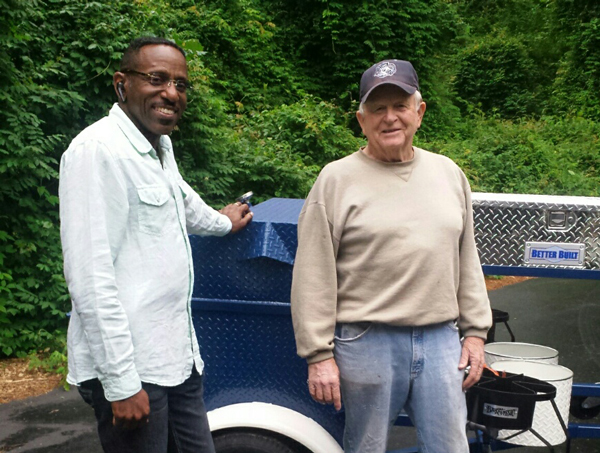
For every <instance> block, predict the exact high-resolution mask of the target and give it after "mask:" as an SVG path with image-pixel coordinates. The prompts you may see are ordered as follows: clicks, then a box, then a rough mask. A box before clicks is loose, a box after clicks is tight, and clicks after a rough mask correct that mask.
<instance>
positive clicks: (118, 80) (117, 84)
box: [113, 71, 127, 104]
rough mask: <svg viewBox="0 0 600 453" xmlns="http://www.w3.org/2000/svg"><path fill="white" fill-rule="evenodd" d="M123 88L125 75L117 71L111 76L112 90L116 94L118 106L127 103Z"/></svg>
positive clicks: (125, 91) (125, 92)
mask: <svg viewBox="0 0 600 453" xmlns="http://www.w3.org/2000/svg"><path fill="white" fill-rule="evenodd" d="M125 87H126V85H125V74H123V73H122V72H119V71H117V72H115V74H114V75H113V88H114V89H115V93H116V94H117V98H118V100H119V104H124V103H125V102H127V90H126V89H125Z"/></svg>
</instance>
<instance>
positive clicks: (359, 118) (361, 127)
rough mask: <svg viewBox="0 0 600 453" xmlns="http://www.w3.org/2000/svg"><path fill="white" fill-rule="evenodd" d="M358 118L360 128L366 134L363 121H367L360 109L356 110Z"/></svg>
mask: <svg viewBox="0 0 600 453" xmlns="http://www.w3.org/2000/svg"><path fill="white" fill-rule="evenodd" d="M356 119H357V120H358V124H360V129H361V130H362V133H363V135H365V128H364V127H363V122H364V121H365V118H364V116H363V114H362V113H360V112H359V111H358V110H357V111H356Z"/></svg>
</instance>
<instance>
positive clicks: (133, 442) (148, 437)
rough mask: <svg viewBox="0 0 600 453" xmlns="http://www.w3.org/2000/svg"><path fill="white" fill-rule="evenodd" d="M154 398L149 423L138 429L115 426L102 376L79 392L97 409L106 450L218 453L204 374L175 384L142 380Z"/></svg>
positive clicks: (122, 452)
mask: <svg viewBox="0 0 600 453" xmlns="http://www.w3.org/2000/svg"><path fill="white" fill-rule="evenodd" d="M142 388H143V389H144V390H145V391H146V393H148V398H149V400H150V416H149V418H148V423H147V424H146V425H144V426H142V427H140V428H137V429H134V430H124V429H122V428H119V427H115V426H113V413H112V407H111V404H110V402H109V401H107V400H106V398H105V397H104V389H103V388H102V384H100V381H99V380H98V379H92V380H90V381H85V382H82V383H81V386H80V387H79V392H80V393H81V396H82V397H83V399H84V400H85V401H86V402H87V403H88V404H91V406H92V407H93V408H94V412H95V414H96V420H97V421H98V435H99V436H100V443H101V444H102V448H103V449H104V451H105V452H106V453H214V451H215V447H214V445H213V441H212V437H211V434H210V428H209V426H208V419H207V416H206V408H205V407H204V400H203V398H202V389H203V387H202V376H201V375H199V374H198V372H197V371H196V368H195V367H194V369H193V371H192V375H191V376H190V377H189V378H188V379H187V380H186V381H185V382H184V383H182V384H180V385H178V386H175V387H162V386H160V385H155V384H148V383H145V382H142Z"/></svg>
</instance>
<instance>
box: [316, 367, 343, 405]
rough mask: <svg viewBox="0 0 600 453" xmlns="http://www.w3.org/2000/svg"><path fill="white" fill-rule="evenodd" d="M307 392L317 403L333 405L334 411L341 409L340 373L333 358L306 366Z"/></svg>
mask: <svg viewBox="0 0 600 453" xmlns="http://www.w3.org/2000/svg"><path fill="white" fill-rule="evenodd" d="M308 391H309V392H310V396H312V397H313V399H314V400H315V401H317V402H318V403H321V404H326V403H328V404H331V403H333V406H334V407H335V410H336V411H339V410H340V409H341V408H342V394H341V392H340V372H339V370H338V367H337V364H336V363H335V359H334V358H333V357H332V358H330V359H327V360H323V361H322V362H317V363H311V364H310V365H308Z"/></svg>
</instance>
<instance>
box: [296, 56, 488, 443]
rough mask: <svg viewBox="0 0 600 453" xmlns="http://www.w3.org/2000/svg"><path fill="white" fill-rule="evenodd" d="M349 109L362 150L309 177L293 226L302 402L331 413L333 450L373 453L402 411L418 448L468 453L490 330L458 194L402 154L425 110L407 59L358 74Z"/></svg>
mask: <svg viewBox="0 0 600 453" xmlns="http://www.w3.org/2000/svg"><path fill="white" fill-rule="evenodd" d="M360 99H361V104H360V109H359V111H358V112H357V114H356V116H357V118H358V121H359V123H360V125H361V128H362V131H363V133H364V134H365V136H366V137H367V146H366V147H364V148H362V149H360V150H358V151H357V152H355V153H354V154H351V155H349V156H347V157H345V158H343V159H340V160H338V161H336V162H332V163H330V164H329V165H327V166H326V167H325V168H324V169H323V171H322V172H321V174H320V175H319V177H318V179H317V181H316V182H315V185H314V186H313V188H312V190H311V192H310V194H309V195H308V198H307V200H306V203H305V204H304V207H303V209H302V212H301V214H300V219H299V224H298V251H297V254H296V262H295V266H294V277H293V283H292V317H293V322H294V330H295V335H296V343H297V348H298V354H299V355H300V356H301V357H304V358H306V360H307V362H308V377H309V378H308V386H309V391H310V393H311V395H312V397H313V398H314V399H315V400H316V401H318V402H321V403H323V404H325V403H333V404H334V406H335V408H336V409H338V410H339V409H340V408H341V405H342V401H343V402H344V406H345V415H346V429H345V432H344V451H345V453H352V452H360V453H371V452H384V451H385V449H386V445H387V438H388V432H389V429H390V427H391V425H392V424H393V422H394V420H395V419H396V417H397V416H398V414H399V413H400V411H401V410H402V409H405V410H406V412H407V413H408V415H409V416H410V418H411V420H412V422H413V423H414V425H415V426H416V429H417V435H418V441H419V446H420V449H421V450H422V451H427V452H440V453H461V452H468V443H467V438H466V429H465V425H466V404H465V398H464V393H463V390H465V389H467V388H468V387H470V386H472V385H473V384H475V383H476V382H477V381H478V380H479V378H480V376H481V371H482V367H483V363H484V357H483V355H484V354H483V345H484V339H485V338H486V335H487V330H488V329H489V327H490V326H491V323H492V316H491V309H490V305H489V301H488V298H487V292H486V289H485V282H484V279H483V273H482V271H481V266H480V263H479V258H478V255H477V250H476V247H475V240H474V235H473V213H472V206H471V191H470V187H469V183H468V182H467V179H466V178H465V175H464V174H463V172H462V171H461V170H460V169H459V168H458V167H457V166H456V164H454V163H453V162H452V161H451V160H450V159H448V158H446V157H443V156H440V155H436V154H433V153H430V152H428V151H425V150H422V149H419V148H416V147H413V144H412V143H413V137H414V134H415V132H416V131H417V129H418V128H419V127H420V125H421V121H422V119H423V115H424V113H425V108H426V106H425V103H424V102H423V101H422V97H421V94H420V92H419V83H418V77H417V74H416V72H415V70H414V68H413V66H412V65H411V64H410V63H409V62H407V61H401V60H385V61H382V62H380V63H377V64H375V65H373V66H372V67H371V68H369V69H368V70H367V71H365V73H364V74H363V76H362V79H361V84H360ZM459 328H460V329H461V330H462V333H463V335H464V340H463V341H462V343H461V341H460V338H459V333H458V329H459ZM467 366H470V371H469V374H468V375H467V377H466V378H464V377H465V374H464V370H465V368H467Z"/></svg>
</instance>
